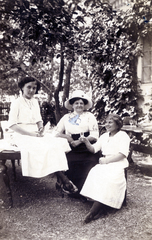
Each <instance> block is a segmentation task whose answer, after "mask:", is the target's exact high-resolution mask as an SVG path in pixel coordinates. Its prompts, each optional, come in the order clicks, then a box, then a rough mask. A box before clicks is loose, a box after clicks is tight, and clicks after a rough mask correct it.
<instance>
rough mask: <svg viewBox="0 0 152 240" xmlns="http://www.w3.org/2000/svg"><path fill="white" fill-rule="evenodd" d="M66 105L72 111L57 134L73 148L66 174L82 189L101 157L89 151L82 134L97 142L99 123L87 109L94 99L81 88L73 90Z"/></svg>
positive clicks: (69, 153)
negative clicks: (81, 138) (82, 140)
mask: <svg viewBox="0 0 152 240" xmlns="http://www.w3.org/2000/svg"><path fill="white" fill-rule="evenodd" d="M65 107H66V108H67V109H68V110H70V111H71V112H70V113H68V114H65V115H64V116H63V117H62V118H61V120H60V121H59V123H58V124H57V128H56V136H58V137H62V138H66V139H67V140H68V142H69V144H70V147H71V149H72V150H71V151H70V152H68V153H67V154H66V156H67V160H68V165H69V170H68V171H67V172H66V175H67V177H68V178H69V179H70V180H71V181H72V182H73V183H74V184H75V185H76V187H77V188H78V191H80V190H81V188H82V186H83V183H84V181H85V179H86V177H87V174H88V172H89V171H90V169H91V168H92V167H93V166H95V165H96V164H97V163H98V158H99V157H98V155H99V154H98V153H96V154H94V153H91V152H89V151H88V149H87V148H86V146H85V144H84V143H82V142H81V141H80V136H83V135H84V136H85V137H86V139H87V140H88V141H89V142H91V143H95V142H96V140H97V139H98V136H99V132H98V123H97V121H96V118H95V117H94V115H93V114H92V113H90V112H88V111H87V110H88V109H90V108H91V107H92V101H91V100H90V99H89V97H88V96H87V95H86V94H85V93H84V92H83V91H81V90H76V91H74V92H73V94H72V97H71V98H69V100H67V101H66V102H65ZM58 184H59V183H58ZM78 196H79V195H78Z"/></svg>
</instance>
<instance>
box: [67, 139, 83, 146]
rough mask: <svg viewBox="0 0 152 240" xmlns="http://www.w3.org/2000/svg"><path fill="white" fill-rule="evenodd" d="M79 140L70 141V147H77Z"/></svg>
mask: <svg viewBox="0 0 152 240" xmlns="http://www.w3.org/2000/svg"><path fill="white" fill-rule="evenodd" d="M80 143H81V141H80V140H79V139H78V140H75V141H72V142H70V144H71V145H72V147H77V146H78V145H80Z"/></svg>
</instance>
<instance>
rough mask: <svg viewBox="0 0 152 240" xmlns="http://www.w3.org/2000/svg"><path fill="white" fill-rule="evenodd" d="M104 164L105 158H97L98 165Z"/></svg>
mask: <svg viewBox="0 0 152 240" xmlns="http://www.w3.org/2000/svg"><path fill="white" fill-rule="evenodd" d="M106 163H107V160H106V158H105V157H101V158H99V164H106Z"/></svg>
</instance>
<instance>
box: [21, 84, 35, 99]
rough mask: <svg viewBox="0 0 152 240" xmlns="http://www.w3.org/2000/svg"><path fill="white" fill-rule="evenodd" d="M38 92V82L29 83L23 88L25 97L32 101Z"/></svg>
mask: <svg viewBox="0 0 152 240" xmlns="http://www.w3.org/2000/svg"><path fill="white" fill-rule="evenodd" d="M36 90H37V84H36V82H29V83H26V84H25V85H24V87H23V88H22V91H23V97H25V98H27V99H31V98H32V97H33V96H34V94H35V93H36Z"/></svg>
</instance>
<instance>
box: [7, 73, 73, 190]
mask: <svg viewBox="0 0 152 240" xmlns="http://www.w3.org/2000/svg"><path fill="white" fill-rule="evenodd" d="M18 86H19V88H20V90H21V92H22V96H20V97H19V98H17V99H15V100H14V101H13V102H12V104H11V108H10V112H9V127H10V129H12V130H13V131H14V135H13V136H14V143H15V144H16V145H17V146H18V147H19V149H20V151H21V163H22V165H21V166H22V173H23V176H30V177H44V176H47V175H48V174H51V173H54V172H56V174H57V176H58V178H60V180H61V181H62V184H63V186H64V188H65V189H66V190H68V191H70V192H75V191H76V190H77V189H76V187H75V186H74V185H73V184H72V182H71V181H69V179H68V178H67V177H66V176H65V175H64V174H63V173H62V171H66V170H68V164H67V159H66V155H65V152H66V151H70V147H69V144H68V142H67V141H65V140H64V142H63V139H58V138H55V137H53V136H52V135H51V134H49V133H48V134H44V133H43V130H44V128H43V122H42V118H41V115H40V107H39V104H38V101H37V100H36V99H35V98H34V95H35V94H36V93H37V92H38V90H39V89H40V84H39V82H38V81H36V80H35V79H34V78H32V77H25V78H23V79H21V81H20V82H19V84H18Z"/></svg>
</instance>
